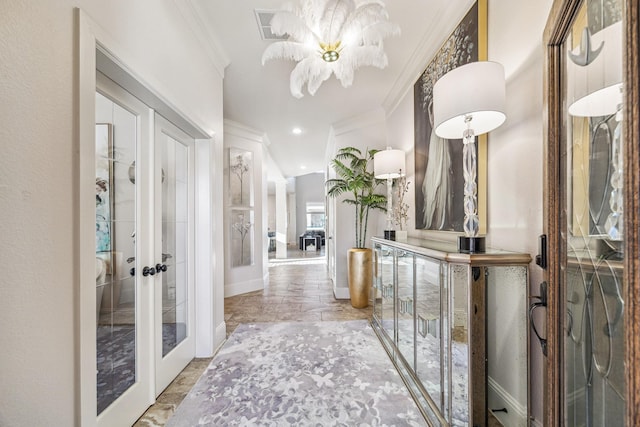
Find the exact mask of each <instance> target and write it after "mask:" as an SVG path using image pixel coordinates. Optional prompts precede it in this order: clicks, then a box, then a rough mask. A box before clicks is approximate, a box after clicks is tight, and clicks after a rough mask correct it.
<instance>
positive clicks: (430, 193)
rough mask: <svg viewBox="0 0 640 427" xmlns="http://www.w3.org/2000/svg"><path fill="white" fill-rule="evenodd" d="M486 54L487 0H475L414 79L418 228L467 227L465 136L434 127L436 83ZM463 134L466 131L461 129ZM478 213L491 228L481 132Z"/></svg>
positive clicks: (482, 229)
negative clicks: (450, 136) (445, 135)
mask: <svg viewBox="0 0 640 427" xmlns="http://www.w3.org/2000/svg"><path fill="white" fill-rule="evenodd" d="M486 59H487V0H478V1H476V2H475V3H474V4H473V6H472V7H471V9H470V10H469V12H468V13H467V14H466V15H465V17H464V18H463V19H462V21H461V22H460V23H459V24H458V26H457V27H456V28H455V29H454V30H453V33H451V35H450V36H449V37H448V38H447V39H446V40H445V42H444V44H443V45H442V47H441V48H440V49H439V50H438V52H437V53H436V54H435V56H434V57H433V59H432V60H431V62H429V64H428V65H427V68H426V69H425V70H424V72H423V73H422V75H421V76H420V77H419V78H418V80H417V81H416V83H415V84H414V136H415V145H414V153H415V212H414V214H415V219H416V229H424V230H437V231H453V232H463V231H464V228H463V222H464V176H463V161H462V147H463V144H462V138H460V139H456V140H449V139H443V138H440V137H438V136H437V135H436V134H435V129H434V128H433V86H434V85H435V83H436V81H437V80H438V79H439V78H440V77H442V76H444V75H445V74H446V73H448V72H449V71H451V70H453V69H454V68H456V67H459V66H461V65H465V64H468V63H470V62H476V61H483V60H486ZM461 136H462V135H461ZM476 142H477V143H476V149H477V153H476V154H477V156H478V157H477V158H478V176H477V184H478V216H479V220H480V233H481V234H484V233H485V232H486V203H487V202H486V191H487V186H486V163H487V160H486V135H481V136H480V137H476Z"/></svg>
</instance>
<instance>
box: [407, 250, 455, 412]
mask: <svg viewBox="0 0 640 427" xmlns="http://www.w3.org/2000/svg"><path fill="white" fill-rule="evenodd" d="M442 268H443V267H442V266H441V265H440V263H439V262H438V261H434V260H431V259H429V258H425V257H422V256H416V261H415V277H416V281H415V288H416V367H415V371H416V375H417V376H418V378H419V380H420V382H421V383H422V385H423V387H424V388H425V390H426V391H427V393H429V396H430V397H431V399H432V400H433V403H435V404H436V406H437V407H438V409H439V410H440V412H441V413H442V414H443V416H444V417H445V418H446V419H447V420H448V419H450V418H449V381H448V370H449V367H448V364H447V363H446V362H447V359H446V354H447V348H448V344H447V343H448V339H447V337H448V335H449V331H448V327H447V325H448V318H447V299H446V296H447V281H446V280H441V278H442V271H441V269H442Z"/></svg>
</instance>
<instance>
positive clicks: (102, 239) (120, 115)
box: [95, 94, 136, 414]
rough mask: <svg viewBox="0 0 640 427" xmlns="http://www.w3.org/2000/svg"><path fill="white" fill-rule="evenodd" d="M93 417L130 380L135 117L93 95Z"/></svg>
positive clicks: (132, 376)
mask: <svg viewBox="0 0 640 427" xmlns="http://www.w3.org/2000/svg"><path fill="white" fill-rule="evenodd" d="M96 121H97V122H105V123H109V124H96V141H95V144H96V146H95V148H96V163H95V167H96V284H95V286H96V327H97V330H96V354H97V412H98V414H100V413H101V412H102V411H104V410H105V409H106V408H107V407H108V406H109V405H110V404H111V403H113V402H114V401H115V400H116V399H117V398H118V397H120V396H121V395H122V394H123V393H124V392H125V391H126V390H127V389H128V388H129V387H131V386H132V385H133V384H134V383H135V381H136V366H135V365H136V363H135V362H136V360H135V344H136V336H135V326H136V323H135V322H136V316H135V277H132V275H131V274H130V271H131V269H133V268H135V262H134V261H135V240H134V236H135V210H136V199H135V185H132V184H131V183H130V182H129V179H128V169H129V164H130V163H131V162H132V161H133V160H134V159H135V146H136V117H135V115H133V114H132V113H130V112H129V111H127V110H125V109H124V108H122V107H120V106H119V105H118V104H116V103H114V102H112V101H111V100H109V99H108V98H106V97H104V96H102V95H101V94H96ZM127 260H131V263H128V262H127Z"/></svg>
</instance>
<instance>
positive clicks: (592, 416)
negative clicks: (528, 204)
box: [545, 0, 640, 427]
mask: <svg viewBox="0 0 640 427" xmlns="http://www.w3.org/2000/svg"><path fill="white" fill-rule="evenodd" d="M638 34H639V32H638V2H633V1H627V0H612V1H603V0H556V1H555V2H554V4H553V7H552V9H551V15H550V17H549V21H548V23H547V28H546V30H545V44H546V49H547V64H546V79H545V83H546V88H545V95H546V97H545V101H546V105H547V107H548V115H547V122H546V125H547V132H546V137H547V151H546V160H547V161H546V162H545V163H546V166H545V167H546V173H545V179H546V183H545V212H546V214H547V217H546V218H545V227H546V232H547V233H548V241H549V251H548V252H549V265H548V270H547V273H546V279H547V282H548V289H549V298H548V316H547V350H548V355H547V357H548V363H547V373H546V381H545V425H549V426H556V425H562V426H586V427H591V426H635V425H639V423H640V409H639V406H638V387H639V386H640V376H639V375H638V372H640V371H639V366H638V362H639V347H640V336H639V334H638V303H639V298H638V290H639V289H640V283H639V280H638V261H639V260H638V255H639V252H638V215H639V211H638V197H637V195H638V180H639V179H638V177H639V168H638V158H639V157H638V144H639V138H638V129H637V121H638V118H639V115H638V113H639V109H638V102H637V100H638Z"/></svg>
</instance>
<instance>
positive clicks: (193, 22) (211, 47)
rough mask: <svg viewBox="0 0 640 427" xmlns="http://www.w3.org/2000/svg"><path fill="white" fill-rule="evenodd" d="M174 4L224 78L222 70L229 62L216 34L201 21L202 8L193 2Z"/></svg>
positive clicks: (188, 0) (183, 1)
mask: <svg viewBox="0 0 640 427" xmlns="http://www.w3.org/2000/svg"><path fill="white" fill-rule="evenodd" d="M174 3H175V4H176V6H177V7H178V9H179V10H180V12H181V14H182V16H183V18H184V19H185V21H186V23H187V25H188V26H189V28H191V30H192V31H193V33H194V35H195V36H196V39H197V40H198V42H199V43H200V44H201V45H202V47H203V48H204V50H205V52H206V54H207V56H208V57H209V59H210V60H211V62H212V63H213V66H214V67H215V68H216V70H217V71H218V74H220V77H222V78H224V70H225V68H227V66H228V65H229V64H230V63H231V60H230V59H229V55H228V54H227V52H226V50H225V49H224V48H223V47H222V44H221V43H220V42H219V41H218V37H217V36H216V34H215V33H214V32H213V31H211V26H210V25H208V24H207V23H206V22H204V21H203V19H202V17H203V16H206V14H205V12H204V11H203V10H202V6H200V5H199V4H198V2H194V1H193V0H174Z"/></svg>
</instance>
